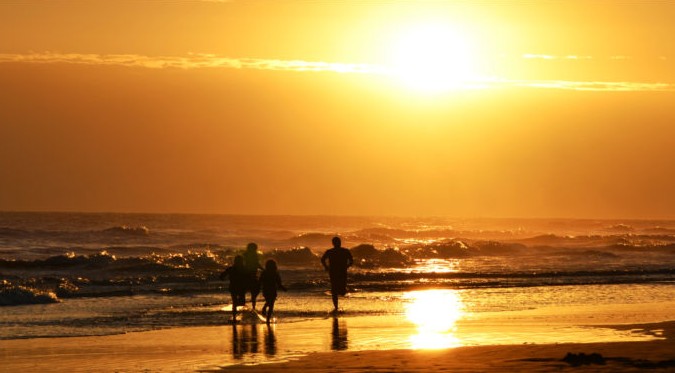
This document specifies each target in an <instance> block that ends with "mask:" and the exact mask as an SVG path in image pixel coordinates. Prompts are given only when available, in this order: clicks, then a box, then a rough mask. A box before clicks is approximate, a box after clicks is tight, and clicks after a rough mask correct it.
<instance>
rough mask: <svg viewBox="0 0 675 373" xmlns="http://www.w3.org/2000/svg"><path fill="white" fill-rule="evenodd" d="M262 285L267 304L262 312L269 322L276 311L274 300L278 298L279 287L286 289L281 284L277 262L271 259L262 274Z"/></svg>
mask: <svg viewBox="0 0 675 373" xmlns="http://www.w3.org/2000/svg"><path fill="white" fill-rule="evenodd" d="M260 286H261V287H262V293H263V297H264V298H265V305H264V306H263V308H262V314H263V316H265V317H266V319H267V324H269V323H270V320H271V319H272V313H273V312H274V302H275V301H276V300H277V289H281V290H283V291H286V288H285V287H284V285H282V284H281V276H279V271H278V270H277V262H275V261H274V260H272V259H269V260H268V261H267V262H265V269H264V270H263V271H262V273H261V274H260Z"/></svg>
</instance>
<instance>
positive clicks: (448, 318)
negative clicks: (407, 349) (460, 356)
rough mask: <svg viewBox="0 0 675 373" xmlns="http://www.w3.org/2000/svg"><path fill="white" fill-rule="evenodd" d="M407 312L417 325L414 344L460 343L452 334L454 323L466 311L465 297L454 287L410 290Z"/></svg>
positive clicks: (427, 346)
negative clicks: (463, 301) (450, 288)
mask: <svg viewBox="0 0 675 373" xmlns="http://www.w3.org/2000/svg"><path fill="white" fill-rule="evenodd" d="M406 298H407V299H408V300H409V301H410V303H408V304H407V306H406V316H407V318H408V320H410V321H411V322H412V323H413V324H415V325H416V326H417V334H416V335H413V336H411V337H410V342H411V344H412V347H413V348H418V349H435V348H447V347H453V346H458V345H460V344H461V343H460V341H459V340H458V339H457V338H456V337H455V336H454V335H453V333H452V331H453V330H454V328H455V323H456V322H457V321H458V320H459V319H460V318H462V316H463V315H464V306H463V303H462V299H461V297H460V295H459V294H458V293H457V291H454V290H424V291H414V292H411V293H408V295H407V297H406Z"/></svg>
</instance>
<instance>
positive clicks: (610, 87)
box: [501, 80, 675, 92]
mask: <svg viewBox="0 0 675 373" xmlns="http://www.w3.org/2000/svg"><path fill="white" fill-rule="evenodd" d="M501 84H502V85H505V86H516V87H531V88H549V89H564V90H574V91H599V92H604V91H613V92H635V91H675V85H674V84H668V83H644V82H590V81H585V82H580V81H569V80H510V81H502V82H501Z"/></svg>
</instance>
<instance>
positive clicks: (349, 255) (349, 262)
mask: <svg viewBox="0 0 675 373" xmlns="http://www.w3.org/2000/svg"><path fill="white" fill-rule="evenodd" d="M352 264H354V257H353V256H352V252H351V251H349V249H347V267H351V266H352Z"/></svg>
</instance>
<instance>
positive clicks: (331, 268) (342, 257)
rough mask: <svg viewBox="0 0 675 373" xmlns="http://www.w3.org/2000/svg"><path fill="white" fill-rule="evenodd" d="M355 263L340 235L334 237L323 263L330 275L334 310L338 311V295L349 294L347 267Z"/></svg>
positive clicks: (323, 257) (322, 260) (324, 255)
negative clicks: (343, 244)
mask: <svg viewBox="0 0 675 373" xmlns="http://www.w3.org/2000/svg"><path fill="white" fill-rule="evenodd" d="M353 263H354V258H352V253H351V252H350V251H349V249H346V248H344V247H342V240H340V237H333V248H332V249H328V250H326V252H325V253H324V254H323V256H322V257H321V264H323V267H324V268H325V269H326V271H328V275H329V277H330V293H331V296H332V297H333V306H334V307H335V309H334V310H333V312H337V311H338V296H339V295H345V294H347V268H349V267H350V266H351V265H352V264H353Z"/></svg>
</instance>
